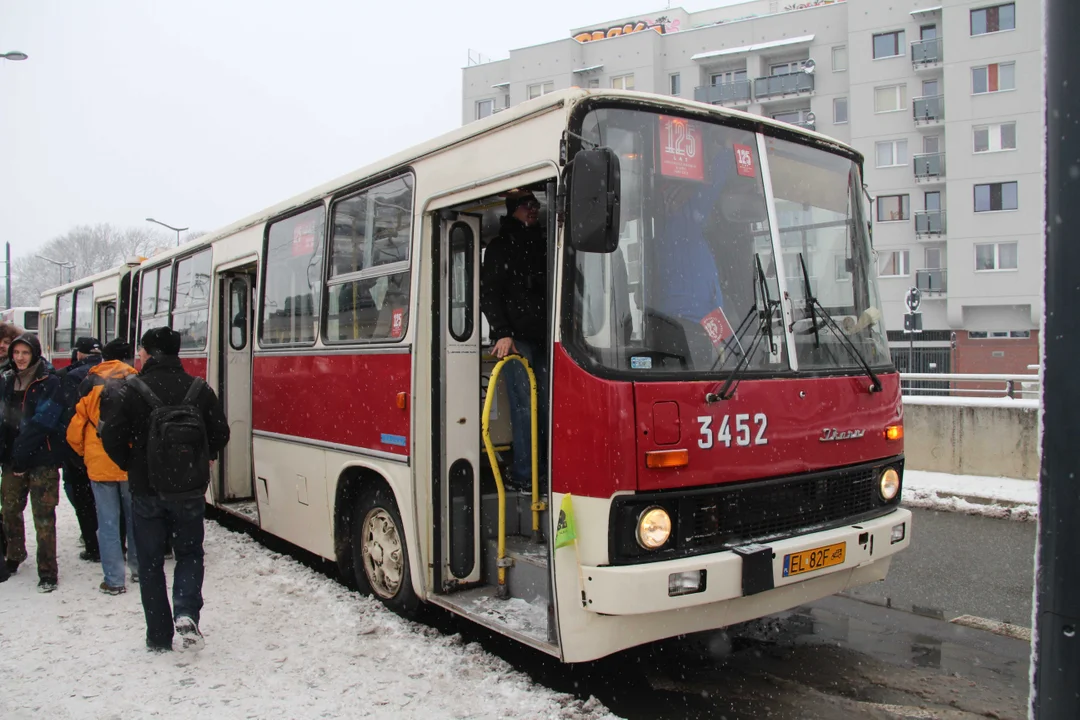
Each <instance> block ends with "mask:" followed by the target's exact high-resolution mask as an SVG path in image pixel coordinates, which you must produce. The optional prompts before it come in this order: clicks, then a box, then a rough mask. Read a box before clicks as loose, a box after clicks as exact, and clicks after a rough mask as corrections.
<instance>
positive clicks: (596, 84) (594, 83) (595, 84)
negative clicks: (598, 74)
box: [589, 78, 600, 90]
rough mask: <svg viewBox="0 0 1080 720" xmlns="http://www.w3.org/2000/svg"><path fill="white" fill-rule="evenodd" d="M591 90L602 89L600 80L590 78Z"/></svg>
mask: <svg viewBox="0 0 1080 720" xmlns="http://www.w3.org/2000/svg"><path fill="white" fill-rule="evenodd" d="M589 89H590V90H599V89H600V78H589Z"/></svg>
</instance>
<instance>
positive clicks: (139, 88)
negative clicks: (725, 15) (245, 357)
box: [0, 0, 731, 255]
mask: <svg viewBox="0 0 1080 720" xmlns="http://www.w3.org/2000/svg"><path fill="white" fill-rule="evenodd" d="M666 4H667V3H666V2H665V0H589V2H587V3H586V2H581V0H541V1H540V2H533V3H515V2H509V3H508V2H506V1H505V0H502V1H498V2H497V1H494V0H491V1H487V0H484V1H481V0H476V1H471V0H463V1H459V2H430V1H424V0H398V1H397V2H379V3H374V2H362V1H361V0H352V1H349V0H304V1H303V2H301V1H300V0H229V1H225V0H185V1H184V2H156V1H151V0H98V1H94V2H79V1H76V0H69V1H67V2H60V1H58V0H0V52H7V51H10V50H21V51H23V52H25V53H27V54H28V55H29V56H30V59H29V60H26V61H23V62H12V61H9V60H0V242H2V241H4V240H7V241H10V242H11V243H12V252H13V254H15V255H22V254H26V253H29V252H31V251H32V250H33V249H34V248H36V247H38V246H40V245H41V244H42V243H44V242H46V241H47V240H49V239H50V238H53V237H55V236H57V235H60V234H63V233H64V232H66V231H67V230H68V229H70V228H71V227H73V226H74V225H78V224H83V223H97V222H109V223H113V224H116V225H119V226H127V225H137V224H140V223H143V222H144V218H146V217H155V218H157V219H159V220H162V221H164V222H167V223H169V224H171V225H176V226H188V227H190V228H192V229H193V230H206V231H210V230H214V229H216V228H219V227H221V226H223V225H226V224H229V223H231V222H234V221H236V220H239V219H241V218H243V217H245V216H247V215H249V214H251V213H253V212H256V211H258V210H261V209H263V208H265V207H267V206H269V205H273V204H275V203H277V202H280V201H282V200H285V199H287V198H289V197H291V196H292V195H295V194H297V193H299V192H302V191H304V190H306V189H309V188H311V187H314V186H315V185H318V184H320V183H322V182H325V181H327V180H330V179H331V178H334V177H337V176H338V175H341V174H343V173H345V172H348V171H350V170H354V169H356V168H358V167H361V166H363V165H365V164H367V163H369V162H372V161H374V160H377V159H378V158H380V157H383V156H386V155H390V154H392V153H393V152H396V151H398V150H401V149H403V148H406V147H408V146H410V145H414V144H417V143H419V142H422V141H424V140H426V139H429V138H431V137H433V136H435V135H438V134H440V133H443V132H446V131H448V130H451V129H453V128H455V127H457V126H458V125H460V123H461V101H460V97H461V68H462V67H463V66H465V65H466V64H467V62H468V57H469V51H470V50H472V51H473V53H474V54H475V53H476V52H477V51H479V52H482V53H484V55H485V56H487V57H490V58H495V59H498V58H502V57H506V56H507V53H508V52H509V50H510V48H517V47H525V46H528V45H534V44H538V43H542V42H549V41H552V40H557V39H560V38H563V37H566V36H567V35H568V34H569V30H570V29H571V28H573V27H579V26H583V25H588V24H591V23H593V22H596V23H601V22H603V21H605V20H614V19H617V18H621V17H626V16H630V15H635V14H638V13H642V14H649V13H651V12H654V11H656V10H663V9H664V8H665V6H666ZM728 4H731V0H704V1H702V2H697V1H696V0H695V1H694V2H685V3H681V6H682V7H685V8H686V9H687V10H689V11H695V10H700V9H703V8H708V7H716V6H719V5H728ZM672 5H673V6H676V7H678V6H679V5H680V3H672Z"/></svg>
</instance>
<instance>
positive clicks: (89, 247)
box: [11, 223, 169, 305]
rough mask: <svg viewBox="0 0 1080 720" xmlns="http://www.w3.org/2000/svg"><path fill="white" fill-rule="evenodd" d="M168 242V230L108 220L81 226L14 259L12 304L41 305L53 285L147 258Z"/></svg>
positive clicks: (12, 264) (12, 265) (12, 268)
mask: <svg viewBox="0 0 1080 720" xmlns="http://www.w3.org/2000/svg"><path fill="white" fill-rule="evenodd" d="M168 244H169V242H168V239H167V238H166V237H165V233H164V232H162V231H157V230H154V229H152V228H143V227H132V228H115V227H113V226H112V225H109V224H108V223H98V224H97V225H79V226H78V227H75V228H72V229H71V230H69V231H68V232H67V233H65V234H63V235H61V236H59V237H55V238H53V239H52V240H50V241H49V242H47V243H45V245H43V246H42V247H41V248H39V249H38V250H37V251H36V252H35V253H33V254H31V255H24V256H22V257H19V258H16V259H15V260H13V261H12V263H11V301H12V304H14V305H37V304H38V302H39V300H40V298H41V293H42V292H44V291H45V290H47V289H49V288H51V287H56V286H57V285H62V284H64V283H66V282H71V281H73V280H78V279H80V278H84V277H88V276H90V275H94V274H96V273H99V272H103V271H105V270H108V269H109V268H113V267H116V266H117V265H119V264H121V263H123V262H124V261H126V260H128V259H131V258H137V257H147V256H149V255H150V254H151V251H152V250H153V249H155V248H158V247H164V246H167V245H168ZM38 256H41V257H38ZM42 257H44V258H49V259H50V260H55V261H58V262H62V263H65V264H66V265H67V267H60V266H58V265H56V264H54V263H50V262H48V261H47V260H43V259H41V258H42Z"/></svg>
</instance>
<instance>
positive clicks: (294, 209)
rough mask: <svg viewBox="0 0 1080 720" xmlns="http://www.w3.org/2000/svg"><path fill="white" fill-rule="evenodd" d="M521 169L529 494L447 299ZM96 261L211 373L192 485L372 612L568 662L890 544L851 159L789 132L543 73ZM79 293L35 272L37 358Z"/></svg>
mask: <svg viewBox="0 0 1080 720" xmlns="http://www.w3.org/2000/svg"><path fill="white" fill-rule="evenodd" d="M523 190H529V191H532V193H533V194H534V195H535V196H536V198H537V199H538V200H539V201H540V203H541V207H542V212H541V226H542V228H543V233H542V234H541V235H540V236H541V237H546V244H547V247H546V250H547V256H546V257H547V262H548V267H547V270H548V272H547V284H546V287H537V288H535V290H536V292H538V293H540V294H541V295H542V296H543V297H544V298H545V300H546V303H547V308H548V325H547V330H548V337H549V338H550V342H549V343H548V344H547V347H546V349H545V353H546V358H545V359H546V363H537V364H538V366H539V365H546V366H547V367H548V368H550V373H549V377H550V382H548V383H543V382H537V383H535V385H534V387H539V388H546V389H547V390H546V393H542V394H540V396H539V397H538V398H537V401H538V403H539V405H540V406H541V407H545V408H547V409H548V411H549V412H548V413H547V414H546V415H545V413H537V415H538V417H541V418H543V417H547V418H549V419H548V420H547V422H546V423H545V424H544V426H543V427H538V428H537V429H536V430H534V433H535V434H534V435H533V438H534V442H537V440H539V443H540V445H539V446H538V447H539V449H540V450H541V452H539V453H538V454H537V455H536V456H537V457H541V458H544V459H545V463H544V465H543V466H538V467H536V470H535V471H534V482H533V491H532V493H520V492H517V491H510V490H509V489H508V488H506V487H505V486H504V482H503V477H504V476H505V475H506V472H507V467H508V462H509V460H510V458H512V456H513V453H514V452H520V451H521V448H518V447H515V446H514V442H513V439H512V433H511V432H510V426H509V414H508V410H507V408H508V399H507V396H506V391H505V383H504V382H500V373H501V372H502V371H503V369H504V368H505V367H507V366H506V363H508V362H518V361H519V360H518V359H517V358H515V357H513V356H511V357H510V358H509V359H506V360H496V359H495V358H494V356H493V354H492V349H491V346H492V343H491V341H490V340H489V338H488V334H487V324H486V323H487V320H486V318H485V317H484V315H483V313H482V312H481V310H480V307H479V299H480V295H481V290H482V288H481V284H482V276H481V273H480V269H481V267H482V263H483V257H484V254H485V250H486V248H487V247H488V246H489V245H490V244H491V243H493V242H500V240H499V239H498V238H499V233H500V222H501V220H502V216H503V215H504V213H505V198H506V197H507V195H508V194H510V193H519V192H520V191H523ZM110 277H112V276H110ZM110 283H111V285H116V286H117V287H118V291H119V292H120V293H122V292H123V291H124V288H125V287H126V288H127V292H128V297H129V301H128V303H127V305H126V306H125V305H123V303H121V305H119V306H118V311H119V312H120V317H121V318H122V317H123V315H124V308H125V307H127V308H129V309H130V312H129V315H128V318H127V320H126V321H125V320H123V319H122V320H121V321H119V322H117V323H116V324H114V325H113V326H112V327H115V328H120V329H123V330H125V331H127V332H129V334H130V337H132V338H133V339H134V338H137V337H138V336H139V335H141V333H142V332H143V331H145V330H146V329H147V328H150V327H154V326H159V325H166V324H168V325H171V326H172V327H173V328H175V329H176V330H177V331H179V332H180V333H181V334H182V335H183V349H182V352H181V355H182V358H183V361H184V363H185V365H186V366H187V367H188V369H189V371H191V372H192V373H193V374H197V375H201V376H203V377H205V378H206V379H207V380H208V382H210V384H211V385H212V387H214V388H215V389H216V391H217V392H218V394H219V396H220V397H221V398H223V401H224V404H225V409H226V414H227V416H228V418H229V422H230V425H231V428H232V440H231V442H230V443H229V445H228V447H227V448H226V450H225V455H224V458H222V461H221V462H219V463H216V465H215V477H214V480H213V482H212V484H211V487H210V489H209V490H208V494H207V500H208V502H209V503H211V504H213V505H214V506H216V507H218V508H220V509H222V510H224V511H227V512H232V513H235V514H236V515H238V516H240V517H243V518H246V519H248V520H249V521H250V522H252V523H254V524H256V525H257V526H258V527H259V528H261V529H262V530H263V531H265V532H268V533H271V534H273V535H275V536H279V537H281V538H283V539H285V540H287V541H289V542H290V543H293V544H295V545H297V546H299V547H301V548H304V549H306V550H309V551H311V552H313V553H316V554H318V555H320V556H322V557H324V558H327V559H330V560H333V561H336V562H337V564H338V566H339V567H340V569H341V572H342V574H343V576H344V577H345V578H346V579H347V580H348V581H350V582H355V584H356V585H357V586H358V587H359V588H360V589H361V590H362V591H364V592H366V593H371V594H373V595H375V596H376V597H378V598H379V599H380V600H382V601H383V602H384V603H385V604H386V605H388V606H390V607H391V608H393V609H395V610H396V611H398V612H401V613H403V614H411V613H413V612H414V611H416V610H417V609H419V607H420V606H421V605H423V604H425V603H428V604H434V605H438V606H441V607H443V608H446V609H448V610H450V611H452V612H455V613H458V614H460V615H463V616H466V617H468V618H471V619H472V620H474V621H476V622H478V623H481V624H483V625H485V626H487V627H489V628H492V629H494V630H495V631H497V632H500V633H503V634H505V635H507V636H510V637H513V638H515V639H517V640H518V641H521V642H523V643H526V644H528V645H530V646H532V647H534V648H538V649H540V650H542V651H545V652H548V653H550V654H552V655H554V656H556V657H558V658H560V659H562V660H563V661H566V662H578V661H586V660H592V659H595V658H599V657H602V656H605V655H608V654H610V653H613V652H616V651H619V650H622V649H624V648H629V647H632V646H635V645H640V644H643V643H647V642H651V641H655V640H659V639H662V638H667V637H672V636H676V635H681V634H685V633H691V632H696V631H703V630H709V629H715V628H721V627H726V626H730V625H734V624H737V623H741V622H745V621H749V620H752V619H755V618H759V617H762V616H765V615H769V614H772V613H776V612H780V611H783V610H785V609H789V608H792V607H795V606H797V605H800V604H802V603H806V602H808V601H811V600H814V599H817V598H820V597H824V596H827V595H830V594H833V593H836V592H839V591H842V590H844V589H845V588H849V587H853V586H857V585H860V584H864V583H869V582H873V581H876V580H880V579H883V578H884V577H885V576H886V574H887V571H888V568H889V564H890V561H891V558H892V556H893V555H894V554H896V553H897V552H898V551H900V550H902V549H904V548H906V547H907V546H908V543H909V542H910V532H911V514H910V513H909V512H908V511H907V510H905V509H903V508H902V507H901V506H900V489H901V484H902V477H903V467H904V455H903V413H902V406H901V402H900V383H899V376H898V374H897V372H896V369H895V367H894V366H893V364H892V362H891V360H890V357H889V349H888V345H887V343H886V335H885V330H884V328H883V327H882V324H881V309H880V308H881V301H880V297H879V294H878V288H877V285H876V280H875V272H874V262H873V250H872V247H871V242H870V226H869V219H868V217H867V213H866V208H865V205H864V188H863V183H862V157H861V156H860V155H859V154H858V153H856V152H855V151H854V150H852V149H851V148H849V147H846V146H844V145H842V144H840V143H837V142H836V141H834V140H831V139H829V138H826V137H824V136H821V135H818V134H815V133H810V132H805V131H803V130H800V129H798V128H795V127H793V126H789V125H786V124H783V123H779V122H774V121H772V120H769V119H767V118H762V117H758V116H751V115H747V114H744V113H740V112H736V111H730V110H726V109H723V108H719V107H715V106H710V105H704V104H699V103H695V102H689V101H683V100H679V99H677V98H671V97H661V96H656V95H649V94H644V93H634V92H622V91H607V90H604V91H586V90H579V89H571V90H566V91H560V92H556V93H551V94H548V95H544V96H543V97H541V98H537V99H534V100H531V101H529V102H526V103H523V104H521V105H519V106H517V107H514V108H511V109H508V110H506V111H505V112H502V113H499V114H497V115H494V116H492V117H489V118H485V119H484V120H481V121H478V122H475V123H471V124H469V125H467V126H465V127H462V128H460V129H458V130H455V131H453V132H451V133H449V134H447V135H445V136H442V137H440V138H438V139H436V140H433V141H431V142H429V143H427V144H424V145H421V146H419V147H416V148H413V149H411V150H408V151H406V152H403V153H400V154H398V155H395V156H393V157H391V158H389V159H387V160H385V161H383V162H379V163H377V164H375V165H373V166H371V167H367V168H364V169H362V170H359V171H357V172H355V173H352V174H350V175H348V176H345V177H343V178H340V179H338V180H335V181H333V182H330V183H328V184H326V185H323V186H321V187H318V188H315V189H314V190H311V191H310V192H307V193H304V194H302V195H300V196H298V197H295V198H293V199H291V200H288V201H286V202H284V203H281V204H280V205H278V206H276V207H273V208H270V209H268V210H267V211H265V212H263V213H260V214H258V215H256V216H254V217H250V218H248V219H245V220H242V221H240V222H238V223H236V224H234V225H232V226H229V227H227V228H225V229H223V230H221V231H219V232H217V233H215V234H212V235H207V236H203V237H201V238H199V239H197V240H195V241H192V242H190V243H188V244H186V245H184V246H181V247H179V248H176V249H174V250H170V251H168V252H166V253H163V254H161V255H159V256H157V257H154V258H151V259H148V260H146V261H144V262H142V263H141V264H140V265H138V266H137V267H125V268H121V269H119V270H118V271H117V273H116V276H115V277H114V278H112V279H111V280H110ZM125 283H126V284H125ZM111 285H110V286H111ZM91 286H92V287H93V294H92V295H90V293H89V291H88V290H86V288H90V287H91ZM84 292H86V293H88V295H87V297H92V301H91V299H83V297H82V296H81V295H80V293H84ZM97 292H98V289H97V281H96V280H95V281H94V282H93V283H92V284H91V281H90V280H88V281H85V282H82V283H75V284H73V285H69V286H66V287H65V288H60V289H59V290H57V291H53V292H50V293H49V294H47V295H46V296H45V298H44V299H43V303H42V307H43V312H46V313H50V314H52V315H53V316H54V317H55V318H56V321H55V324H54V325H53V326H51V332H52V333H53V336H54V338H55V341H54V343H53V352H54V353H56V354H57V355H56V356H57V358H59V355H60V354H63V352H65V350H67V349H68V348H69V345H68V344H67V343H69V341H70V339H71V338H72V337H74V336H76V335H77V334H79V333H81V332H82V331H83V330H88V329H90V328H91V327H93V328H101V327H109V325H108V323H107V321H106V322H105V324H94V325H92V323H99V320H98V319H97V318H98V314H97V313H88V310H87V308H91V307H100V306H101V304H102V303H105V302H108V299H107V293H108V291H107V290H106V291H105V293H106V294H103V295H102V296H100V297H99V296H98V295H97ZM69 327H70V330H69V329H68V328H69ZM530 372H531V370H530ZM571 528H573V533H570V529H571ZM557 538H558V539H560V540H559V541H558V542H556V540H557Z"/></svg>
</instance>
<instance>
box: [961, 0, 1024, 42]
mask: <svg viewBox="0 0 1080 720" xmlns="http://www.w3.org/2000/svg"><path fill="white" fill-rule="evenodd" d="M1015 29H1016V4H1015V3H1008V4H1006V5H994V6H992V7H985V8H979V9H978V10H972V11H971V34H972V35H986V34H987V33H996V32H1001V31H1002V30H1015Z"/></svg>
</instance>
